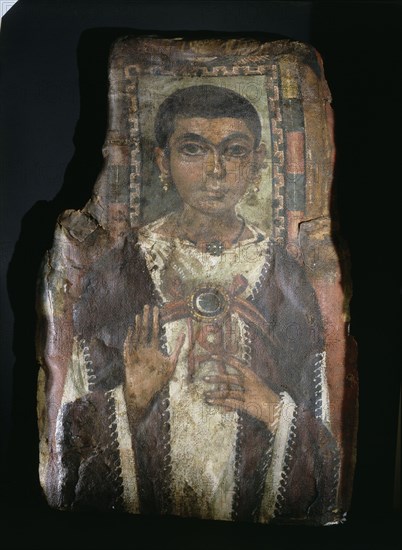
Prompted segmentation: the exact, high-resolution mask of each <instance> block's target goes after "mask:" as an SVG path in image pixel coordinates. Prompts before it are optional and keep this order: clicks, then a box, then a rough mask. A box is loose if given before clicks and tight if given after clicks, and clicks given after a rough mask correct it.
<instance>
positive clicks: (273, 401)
mask: <svg viewBox="0 0 402 550" xmlns="http://www.w3.org/2000/svg"><path fill="white" fill-rule="evenodd" d="M212 359H217V360H218V361H222V362H223V363H224V364H226V365H227V366H230V367H232V368H233V369H235V370H236V371H237V373H236V374H216V375H210V376H205V377H204V380H205V381H206V382H208V383H211V384H216V385H217V386H218V388H217V389H210V390H208V391H207V392H206V393H205V400H206V402H207V403H209V404H210V405H216V406H218V407H223V408H224V409H226V410H228V411H235V410H240V411H244V412H246V413H248V414H249V415H251V416H253V417H254V418H257V419H258V420H261V421H262V422H264V423H265V425H266V426H267V428H268V429H269V430H270V431H275V429H276V424H277V422H276V418H275V410H276V408H277V406H278V404H279V403H280V397H279V395H277V394H276V393H275V392H273V391H272V390H271V388H270V387H269V386H267V385H266V384H265V382H263V381H262V380H261V378H259V376H257V375H256V374H255V373H254V372H253V371H252V370H250V369H249V368H248V367H247V366H246V364H245V363H244V362H243V361H240V360H239V359H237V357H234V356H232V355H224V356H219V357H215V356H214V357H212Z"/></svg>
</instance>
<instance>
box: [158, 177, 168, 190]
mask: <svg viewBox="0 0 402 550" xmlns="http://www.w3.org/2000/svg"><path fill="white" fill-rule="evenodd" d="M159 179H160V182H161V184H162V189H163V190H164V191H165V193H166V191H168V190H169V182H168V181H167V180H166V179H165V176H164V174H162V173H160V174H159Z"/></svg>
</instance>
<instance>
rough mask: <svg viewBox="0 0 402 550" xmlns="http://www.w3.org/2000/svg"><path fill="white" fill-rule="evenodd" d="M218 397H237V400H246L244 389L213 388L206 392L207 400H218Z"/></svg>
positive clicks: (224, 398)
mask: <svg viewBox="0 0 402 550" xmlns="http://www.w3.org/2000/svg"><path fill="white" fill-rule="evenodd" d="M217 399H218V400H219V399H223V400H227V399H235V400H236V401H240V402H244V390H243V391H241V390H215V391H212V390H211V391H207V392H206V393H205V400H206V401H210V400H213V401H216V400H217Z"/></svg>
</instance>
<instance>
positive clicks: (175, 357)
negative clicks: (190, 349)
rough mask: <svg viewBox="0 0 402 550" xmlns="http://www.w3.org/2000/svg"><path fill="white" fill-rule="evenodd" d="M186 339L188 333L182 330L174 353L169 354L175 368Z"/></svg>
mask: <svg viewBox="0 0 402 550" xmlns="http://www.w3.org/2000/svg"><path fill="white" fill-rule="evenodd" d="M185 339H186V334H185V333H184V332H181V333H180V335H179V337H178V338H177V343H176V347H175V348H174V350H173V353H171V354H170V355H169V362H170V364H171V365H172V368H173V369H175V368H176V365H177V361H178V360H179V355H180V352H181V348H182V347H183V344H184V340H185Z"/></svg>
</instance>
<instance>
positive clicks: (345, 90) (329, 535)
mask: <svg viewBox="0 0 402 550" xmlns="http://www.w3.org/2000/svg"><path fill="white" fill-rule="evenodd" d="M186 31H187V32H189V31H192V32H193V33H194V32H195V31H196V36H197V33H198V36H201V35H206V34H207V35H210V36H213V31H215V32H217V33H218V34H219V33H220V34H222V33H228V34H229V35H233V34H237V35H246V36H247V35H254V36H257V37H266V36H267V34H270V35H281V36H285V37H286V36H287V37H290V38H294V39H298V40H303V41H307V42H310V43H311V44H312V45H313V46H315V47H316V48H317V49H318V51H319V52H320V53H321V55H322V56H323V59H324V64H325V73H326V77H327V80H328V83H329V86H330V89H331V91H332V95H333V107H334V110H335V117H336V144H337V164H336V172H335V186H336V190H337V195H338V208H339V213H340V221H341V228H342V232H343V235H344V237H345V238H346V240H347V242H348V243H349V248H350V252H351V259H352V278H353V286H354V296H353V300H352V303H351V313H352V325H351V332H352V334H353V335H354V337H355V338H356V340H357V342H358V345H359V372H360V427H359V434H358V454H357V467H356V475H355V482H354V495H353V500H352V507H351V511H350V513H349V516H348V517H349V520H348V521H347V522H346V523H345V524H344V525H341V526H334V527H326V528H306V527H305V528H301V527H300V528H299V527H297V528H296V527H281V528H279V527H276V528H273V527H270V526H260V525H248V524H240V525H237V524H231V523H222V522H207V521H205V522H204V521H203V522H201V521H193V520H183V519H174V518H142V517H132V516H113V515H112V516H110V515H108V516H106V515H105V516H103V515H100V514H96V515H95V514H88V515H78V514H71V513H60V512H56V511H53V510H49V509H48V507H47V505H46V503H45V502H44V500H43V498H42V496H41V491H40V488H39V483H38V475H37V467H38V445H37V428H36V411H35V400H36V396H35V388H36V375H37V365H36V362H35V350H34V333H35V311H34V297H35V279H36V273H37V269H38V266H39V262H40V260H41V258H42V256H43V254H44V251H45V250H46V249H47V248H49V247H50V246H51V241H52V235H53V231H54V226H55V222H56V218H57V215H58V214H59V213H60V212H62V211H63V210H65V209H67V208H80V207H82V206H83V205H84V204H85V202H86V201H87V200H88V199H89V197H90V193H91V189H92V186H93V183H94V181H95V179H96V176H97V174H98V172H99V169H100V167H101V164H102V156H101V147H102V143H103V139H104V136H105V129H106V106H107V71H106V66H107V56H108V51H109V47H110V44H111V43H112V41H113V40H114V39H115V38H116V37H117V36H119V35H122V34H125V33H127V32H140V33H146V34H155V33H158V34H159V35H160V34H161V33H164V34H165V35H166V34H167V35H172V36H174V35H176V36H178V35H183V34H185V32H186ZM200 31H204V32H200ZM205 31H209V32H208V33H206V32H205ZM169 33H170V34H169ZM193 35H194V34H193ZM400 35H401V4H400V2H254V1H251V2H244V1H239V2H233V1H232V2H225V1H223V2H217V1H215V2H211V1H206V2H202V1H188V2H183V1H176V2H172V1H169V2H162V1H148V2H140V1H126V2H123V1H121V0H120V1H115V2H112V1H111V0H110V1H100V0H97V1H92V2H91V1H80V2H79V1H58V0H53V1H48V2H45V1H27V0H19V2H18V3H17V4H16V5H15V6H14V7H13V8H12V9H11V10H10V11H9V12H8V13H7V15H6V16H5V17H4V18H3V21H2V29H1V35H0V47H1V58H0V60H1V68H2V84H1V85H2V88H1V100H0V102H1V108H2V113H1V129H2V132H1V138H2V143H1V224H2V225H1V236H0V239H1V268H2V271H1V273H2V287H1V291H2V301H1V322H2V326H1V343H2V355H1V357H2V366H1V371H0V373H1V403H0V405H1V411H2V451H1V457H2V468H1V480H2V485H3V487H2V491H1V494H2V505H3V511H2V513H1V518H2V521H3V523H4V526H3V527H2V531H1V533H2V534H1V535H0V536H1V540H2V543H3V542H4V544H2V547H3V548H5V549H8V548H10V549H11V548H13V549H14V548H15V549H21V550H24V549H27V550H28V549H45V548H49V549H50V548H51V549H53V548H54V549H56V548H60V549H62V548H63V549H64V548H66V549H67V548H75V549H78V550H80V549H84V548H85V549H92V548H93V549H107V548H110V549H112V548H116V549H119V548H130V549H135V548H163V549H168V548H169V549H170V548H172V549H181V548H211V549H215V548H220V549H226V548H260V549H261V550H263V549H264V550H265V549H271V548H359V549H360V548H361V549H365V548H397V547H398V545H397V543H396V537H397V534H398V529H397V514H396V510H395V505H394V491H395V482H394V476H395V443H396V433H397V425H396V424H397V408H398V398H399V391H400V375H399V360H398V352H399V347H398V340H399V338H400V334H399V326H398V319H399V316H398V314H399V309H400V295H399V279H397V269H396V261H397V255H398V253H399V247H398V246H397V245H398V240H397V239H396V235H397V231H398V226H399V224H398V217H399V212H400V209H401V207H400V203H399V193H398V191H399V189H398V187H399V185H400V180H399V178H400V172H401V170H400V163H401V143H400V127H401V119H400V101H401V95H400V83H399V75H400V71H401V59H400V53H399V50H400ZM6 536H9V537H11V538H10V541H9V542H7V541H6ZM141 541H144V542H141Z"/></svg>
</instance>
